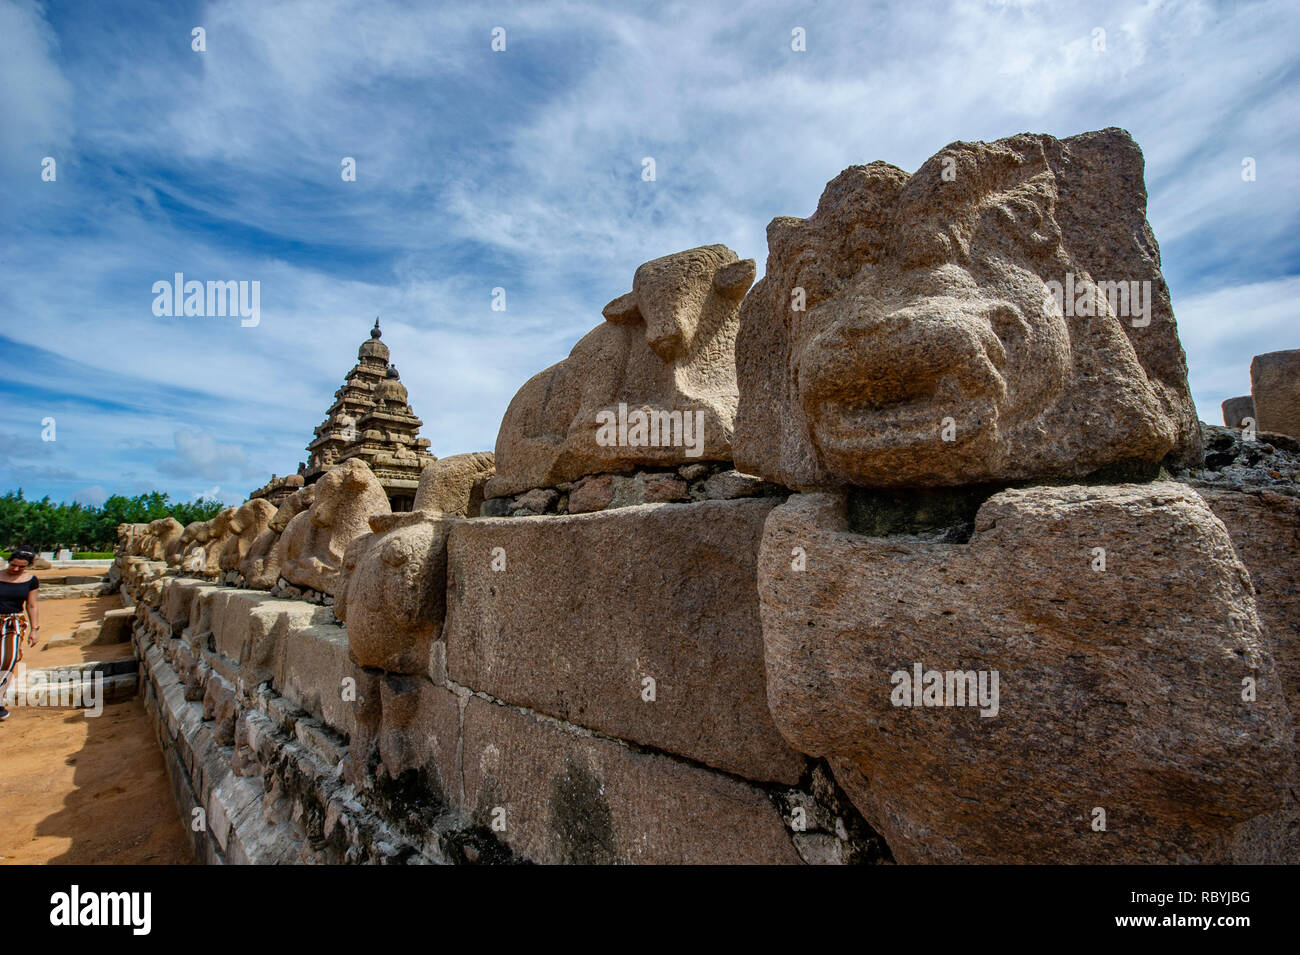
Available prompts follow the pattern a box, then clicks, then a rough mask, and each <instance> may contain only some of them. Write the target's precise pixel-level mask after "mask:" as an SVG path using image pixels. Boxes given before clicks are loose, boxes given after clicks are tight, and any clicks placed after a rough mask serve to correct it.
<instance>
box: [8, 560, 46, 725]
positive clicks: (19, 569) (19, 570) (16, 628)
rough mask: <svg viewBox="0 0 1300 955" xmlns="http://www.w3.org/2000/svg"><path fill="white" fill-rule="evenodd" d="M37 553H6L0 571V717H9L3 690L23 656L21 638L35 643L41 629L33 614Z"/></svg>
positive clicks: (36, 586) (38, 583)
mask: <svg viewBox="0 0 1300 955" xmlns="http://www.w3.org/2000/svg"><path fill="white" fill-rule="evenodd" d="M35 559H36V554H35V553H34V552H32V551H30V550H27V549H25V548H19V549H18V550H16V551H14V552H13V553H12V554H11V555H10V556H9V565H8V566H7V567H5V569H4V570H0V720H7V719H9V711H8V710H7V709H5V707H4V705H3V704H4V699H5V693H6V691H7V690H8V688H9V678H10V677H11V676H13V672H14V668H15V667H16V666H18V661H19V660H21V659H22V658H23V639H24V638H26V640H27V645H28V646H29V647H33V646H35V645H36V631H37V630H39V629H41V626H40V623H39V621H38V618H37V615H36V613H37V612H36V590H37V588H38V587H40V586H41V582H40V581H39V580H37V579H36V575H35V574H33V573H32V572H31V569H30V568H31V566H32V561H34V560H35Z"/></svg>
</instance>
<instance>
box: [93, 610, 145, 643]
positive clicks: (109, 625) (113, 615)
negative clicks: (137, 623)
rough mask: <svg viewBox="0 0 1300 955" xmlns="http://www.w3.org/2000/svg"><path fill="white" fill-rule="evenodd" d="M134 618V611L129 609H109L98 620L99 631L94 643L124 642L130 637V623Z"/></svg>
mask: <svg viewBox="0 0 1300 955" xmlns="http://www.w3.org/2000/svg"><path fill="white" fill-rule="evenodd" d="M134 620H135V611H134V610H129V609H125V608H124V609H122V610H109V611H108V612H106V613H105V614H104V619H103V620H102V621H101V622H100V627H99V633H97V634H96V635H95V640H94V643H96V644H112V643H126V642H127V641H128V640H130V639H131V624H132V622H133V621H134Z"/></svg>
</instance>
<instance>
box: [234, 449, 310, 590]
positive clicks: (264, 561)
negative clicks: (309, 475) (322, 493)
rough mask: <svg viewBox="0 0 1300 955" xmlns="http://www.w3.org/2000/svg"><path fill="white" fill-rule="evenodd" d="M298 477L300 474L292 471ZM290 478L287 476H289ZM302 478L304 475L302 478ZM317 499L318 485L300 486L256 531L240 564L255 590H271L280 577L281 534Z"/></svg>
mask: <svg viewBox="0 0 1300 955" xmlns="http://www.w3.org/2000/svg"><path fill="white" fill-rule="evenodd" d="M291 477H298V475H296V474H295V475H291ZM286 480H287V479H286ZM299 480H300V481H301V480H302V479H301V478H299ZM315 500H316V486H315V485H314V484H312V485H308V486H307V487H300V488H298V489H297V490H296V491H293V492H292V493H291V494H289V496H288V497H286V498H285V499H284V500H283V501H282V502H281V504H280V506H279V508H277V509H276V512H275V514H274V515H273V516H272V517H271V520H270V521H269V522H268V523H267V526H266V529H265V530H263V531H262V532H261V533H260V534H258V535H257V539H256V540H254V541H253V543H252V545H251V546H250V547H249V548H248V553H247V554H246V555H245V556H244V559H243V560H242V561H241V562H240V564H239V572H240V573H241V574H242V575H243V577H244V582H245V583H246V584H247V585H248V586H249V587H252V588H253V589H255V590H270V589H271V588H272V587H274V586H275V584H276V581H278V580H279V579H280V548H279V543H280V535H281V534H283V533H284V529H285V528H286V527H288V526H289V522H290V521H291V520H293V518H294V517H296V516H297V515H299V514H301V513H302V512H303V511H306V510H308V509H309V508H310V507H311V506H312V503H313V502H314V501H315Z"/></svg>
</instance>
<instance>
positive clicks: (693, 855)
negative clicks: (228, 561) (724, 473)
mask: <svg viewBox="0 0 1300 955" xmlns="http://www.w3.org/2000/svg"><path fill="white" fill-rule="evenodd" d="M777 503H779V499H772V498H767V499H753V500H733V501H705V502H700V503H696V504H680V505H641V506H635V507H628V508H622V509H618V510H614V511H607V512H602V513H596V514H587V515H574V516H567V517H566V516H560V517H544V518H505V519H493V518H480V519H475V520H465V521H460V522H458V523H457V524H456V526H455V527H454V528H453V529H452V531H451V533H450V535H449V536H448V539H447V541H446V543H445V546H446V548H447V552H448V561H447V565H448V572H447V576H446V587H447V601H446V606H447V619H446V625H445V627H444V628H443V631H442V637H441V639H438V640H436V641H434V642H433V644H432V649H431V651H430V652H429V655H428V666H427V668H425V669H424V670H423V671H422V672H417V673H402V674H398V673H391V672H385V671H382V670H377V669H370V668H363V667H359V666H356V665H355V664H354V663H352V662H351V660H350V659H349V653H348V634H347V630H346V629H345V628H344V627H343V626H342V625H341V624H340V623H339V622H338V621H337V620H336V619H335V618H334V615H333V612H332V610H331V608H330V607H327V606H322V605H319V604H316V603H309V602H306V601H302V600H293V599H287V598H283V597H277V596H272V595H270V594H267V593H263V592H258V591H252V590H247V589H242V588H235V587H228V586H221V585H218V584H215V583H212V582H208V581H204V580H200V579H193V578H187V577H183V576H179V575H178V573H177V572H176V571H175V570H174V569H173V570H168V569H167V567H166V565H165V564H163V563H161V562H156V561H148V560H144V559H141V558H138V557H123V558H119V561H118V566H119V568H120V570H121V576H122V589H123V594H124V597H125V600H127V601H129V602H133V604H134V607H135V628H134V640H135V642H136V649H137V652H138V655H139V657H140V659H141V661H142V664H143V672H144V674H145V680H144V697H145V701H146V706H147V708H148V711H149V712H150V714H152V715H153V717H154V719H155V721H156V727H157V733H158V739H159V743H160V745H161V746H162V749H163V752H164V754H165V757H166V761H167V767H168V771H169V773H170V775H171V778H172V782H173V786H174V788H175V791H176V796H177V801H178V804H179V805H180V808H181V812H182V816H183V818H184V819H186V820H190V821H193V820H202V821H203V823H204V824H203V825H199V824H198V823H197V822H196V823H195V826H194V827H192V828H193V832H192V835H193V839H194V842H195V849H196V852H197V854H198V856H199V858H200V859H202V860H204V861H207V862H214V863H217V862H230V863H235V862H254V863H256V862H332V863H339V862H346V863H379V862H382V863H391V862H402V863H453V864H454V863H467V862H496V863H500V862H611V863H629V862H648V863H801V862H810V863H842V862H865V861H887V860H888V859H889V856H888V850H887V849H886V848H885V846H884V844H883V842H882V841H881V840H880V839H879V837H878V836H877V835H876V834H875V832H874V831H873V830H872V829H871V827H870V826H869V825H867V823H866V822H865V821H864V820H863V819H862V817H861V816H860V814H859V813H858V812H857V811H856V810H855V809H854V808H853V807H852V805H851V804H850V803H849V801H848V800H847V798H845V796H844V795H843V793H842V792H841V791H840V790H839V789H838V787H837V785H836V784H835V782H834V780H833V778H832V777H831V775H830V774H829V772H828V771H827V770H826V767H825V766H824V764H822V763H821V762H820V761H813V760H808V759H807V758H805V757H804V756H802V755H801V754H799V753H797V752H795V751H794V750H792V749H791V748H790V747H789V745H788V744H787V743H786V742H785V740H784V739H783V738H782V737H781V735H780V734H779V733H778V732H777V730H776V727H775V726H774V724H773V722H772V719H771V715H770V713H769V712H768V708H767V702H766V677H765V671H764V662H763V652H762V634H761V630H760V625H759V619H758V596H757V590H756V576H755V563H756V559H757V553H758V546H759V542H760V539H761V535H762V528H763V522H764V520H765V518H766V516H767V514H768V512H769V511H770V510H771V509H772V507H773V506H775V505H776V504H777ZM560 554H570V555H574V556H575V557H577V559H574V560H557V559H556V555H560ZM497 555H500V557H501V558H502V559H501V560H497ZM578 555H581V556H578ZM647 561H649V562H650V563H649V565H647V563H646V562H647ZM647 566H652V567H653V568H654V570H653V573H645V572H644V571H645V568H646V567H647ZM200 809H201V810H203V812H202V813H196V812H195V810H200Z"/></svg>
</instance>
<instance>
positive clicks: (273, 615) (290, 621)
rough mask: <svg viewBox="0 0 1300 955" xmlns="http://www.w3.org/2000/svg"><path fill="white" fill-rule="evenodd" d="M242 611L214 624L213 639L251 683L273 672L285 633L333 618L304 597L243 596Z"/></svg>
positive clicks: (327, 621)
mask: <svg viewBox="0 0 1300 955" xmlns="http://www.w3.org/2000/svg"><path fill="white" fill-rule="evenodd" d="M242 611H243V613H242V615H241V616H240V617H239V618H237V619H236V618H232V619H231V620H230V621H229V622H226V621H225V620H223V621H222V623H221V625H220V626H219V627H218V625H216V624H214V626H213V631H214V642H216V645H217V647H218V649H219V650H221V652H223V653H224V654H225V655H226V656H227V657H229V658H230V659H231V660H233V661H234V662H235V663H237V664H238V665H239V672H240V675H241V676H242V677H243V679H244V682H245V683H246V684H247V685H250V686H256V685H257V684H259V683H263V682H265V681H267V680H269V679H271V678H272V677H273V676H274V675H275V665H276V660H277V658H278V655H279V647H280V644H281V642H282V641H283V640H284V639H285V638H286V635H287V634H289V633H290V632H291V631H295V630H304V629H307V628H310V627H314V626H324V625H327V624H329V623H331V622H332V620H331V617H332V614H331V612H330V610H329V609H328V608H326V607H320V606H317V605H316V604H310V603H307V602H306V601H303V600H272V599H269V598H265V599H262V600H248V599H245V600H244V601H243V603H242ZM225 616H232V615H230V614H226V615H225ZM218 634H219V636H218Z"/></svg>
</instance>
